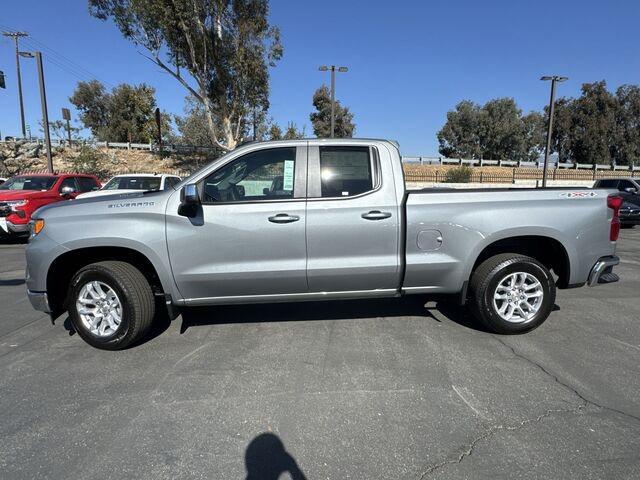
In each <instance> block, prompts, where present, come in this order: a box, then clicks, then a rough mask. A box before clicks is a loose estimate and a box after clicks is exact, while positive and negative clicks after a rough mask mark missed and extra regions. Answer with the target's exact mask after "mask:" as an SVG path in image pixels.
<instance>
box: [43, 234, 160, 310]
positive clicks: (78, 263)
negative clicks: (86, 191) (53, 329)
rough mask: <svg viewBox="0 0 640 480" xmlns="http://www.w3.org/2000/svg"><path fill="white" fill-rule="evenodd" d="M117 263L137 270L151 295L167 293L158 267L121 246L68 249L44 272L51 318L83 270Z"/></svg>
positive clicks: (137, 251)
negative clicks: (110, 261) (87, 266)
mask: <svg viewBox="0 0 640 480" xmlns="http://www.w3.org/2000/svg"><path fill="white" fill-rule="evenodd" d="M106 260H119V261H124V262H127V263H130V264H132V265H134V266H135V267H136V268H138V269H139V270H140V271H141V272H142V273H143V275H144V276H145V278H146V279H147V280H148V281H149V284H150V285H151V288H152V291H153V292H154V294H158V295H163V294H165V293H168V292H170V290H169V286H168V285H164V284H163V281H162V279H161V276H160V272H159V270H158V268H156V266H155V265H154V264H153V262H152V261H151V260H150V259H149V258H148V257H147V256H146V255H145V254H143V253H142V252H140V251H139V250H136V249H134V248H130V247H122V246H91V247H84V248H77V249H74V250H69V251H67V252H65V253H63V254H61V255H59V256H58V257H56V258H55V259H54V260H53V262H51V264H50V265H49V269H48V271H47V297H48V301H49V307H50V308H51V312H52V317H54V318H55V317H56V316H58V315H59V314H61V313H62V312H64V311H65V310H66V309H67V308H66V300H67V293H68V290H69V285H70V283H71V279H72V278H73V276H74V275H75V274H76V272H77V271H78V270H79V269H81V268H82V267H84V266H86V265H89V264H91V263H95V262H101V261H106Z"/></svg>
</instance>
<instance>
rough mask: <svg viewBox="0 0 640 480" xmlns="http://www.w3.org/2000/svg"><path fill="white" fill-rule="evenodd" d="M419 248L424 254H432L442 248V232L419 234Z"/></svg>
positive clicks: (421, 232) (422, 231) (423, 231)
mask: <svg viewBox="0 0 640 480" xmlns="http://www.w3.org/2000/svg"><path fill="white" fill-rule="evenodd" d="M417 243H418V248H419V249H420V250H422V251H423V252H432V251H434V250H438V249H439V248H440V247H441V246H442V232H441V231H440V230H421V231H420V232H418V240H417Z"/></svg>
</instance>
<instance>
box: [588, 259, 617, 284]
mask: <svg viewBox="0 0 640 480" xmlns="http://www.w3.org/2000/svg"><path fill="white" fill-rule="evenodd" d="M619 263H620V259H619V258H618V257H616V256H615V255H611V256H608V257H601V258H600V259H599V260H598V261H597V262H596V264H595V265H594V266H593V268H591V272H589V279H588V280H587V285H589V286H590V287H595V286H596V285H598V284H600V283H613V282H617V281H618V280H619V278H618V275H616V274H615V273H613V267H615V266H616V265H618V264H619Z"/></svg>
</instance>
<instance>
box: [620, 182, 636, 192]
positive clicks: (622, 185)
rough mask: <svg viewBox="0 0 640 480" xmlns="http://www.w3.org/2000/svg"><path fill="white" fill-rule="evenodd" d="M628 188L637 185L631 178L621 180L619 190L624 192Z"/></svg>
mask: <svg viewBox="0 0 640 480" xmlns="http://www.w3.org/2000/svg"><path fill="white" fill-rule="evenodd" d="M627 188H635V185H634V184H633V183H631V182H630V181H629V180H620V183H619V184H618V190H620V191H621V192H624V191H625V189H627Z"/></svg>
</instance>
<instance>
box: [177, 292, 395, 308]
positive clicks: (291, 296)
mask: <svg viewBox="0 0 640 480" xmlns="http://www.w3.org/2000/svg"><path fill="white" fill-rule="evenodd" d="M397 294H398V291H397V290H396V289H394V288H385V289H378V290H351V291H341V292H308V293H287V294H270V295H236V296H226V297H204V298H186V299H184V300H182V301H181V302H179V304H180V305H185V306H196V305H222V304H241V303H273V302H300V301H316V300H334V299H340V298H354V299H355V298H369V297H393V296H397ZM176 303H178V302H176Z"/></svg>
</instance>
